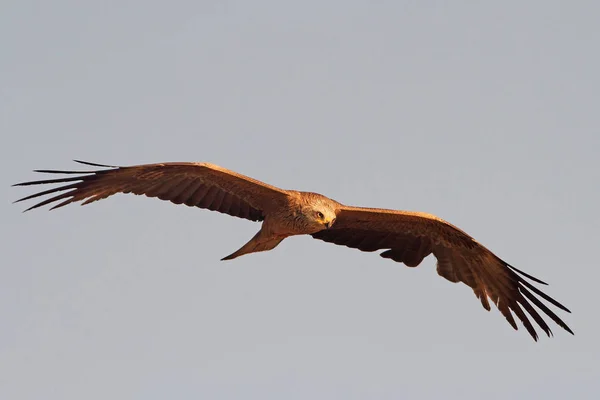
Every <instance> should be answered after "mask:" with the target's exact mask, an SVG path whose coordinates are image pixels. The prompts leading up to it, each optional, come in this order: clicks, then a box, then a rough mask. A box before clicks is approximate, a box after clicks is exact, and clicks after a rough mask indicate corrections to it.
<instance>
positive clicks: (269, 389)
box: [0, 0, 600, 399]
mask: <svg viewBox="0 0 600 400" xmlns="http://www.w3.org/2000/svg"><path fill="white" fill-rule="evenodd" d="M493 3H494V4H492V2H476V1H455V2H443V1H410V2H407V1H371V2H367V1H362V2H361V1H309V0H304V1H296V2H285V1H259V0H255V1H171V2H166V1H165V2H157V1H127V0H120V1H103V2H100V1H95V2H93V1H88V2H81V1H64V0H56V1H52V2H50V1H26V0H19V1H14V0H13V1H3V2H2V4H1V5H0V10H1V12H0V48H1V55H0V61H1V62H0V132H1V135H2V136H1V138H2V139H1V146H0V156H1V157H2V163H3V168H2V169H1V170H0V183H1V185H2V188H3V189H2V190H3V191H2V193H3V197H4V204H5V206H4V207H2V208H1V209H0V213H1V220H2V224H1V230H0V240H1V241H2V262H1V266H0V271H1V274H2V279H0V321H1V324H2V325H1V329H0V398H2V399H108V398H117V399H119V398H122V399H165V398H179V399H198V398H205V399H375V398H376V399H402V398H407V399H408V398H410V399H421V398H422V399H436V398H437V399H439V398H456V399H479V398H482V397H485V398H487V399H506V398H520V399H532V398H545V399H563V398H571V399H592V398H594V399H595V398H598V396H599V393H600V366H599V362H600V344H599V335H600V321H599V319H600V318H599V315H600V312H599V311H598V305H599V300H598V295H597V292H598V281H599V279H600V273H599V266H598V257H597V249H598V241H599V239H600V233H599V232H600V219H599V217H598V213H597V209H598V204H599V202H600V190H599V181H600V155H599V151H600V109H599V104H600V73H599V71H600V56H599V49H600V24H599V22H598V21H599V20H600V5H599V4H600V3H598V2H595V1H572V2H567V1H526V2H523V1H503V2H493ZM74 158H78V159H83V160H89V161H93V162H100V163H107V164H117V165H128V164H141V163H153V162H161V161H209V162H213V163H215V164H218V165H222V166H224V167H227V168H230V169H233V170H236V171H239V172H241V173H244V174H246V175H249V176H252V177H255V178H257V179H260V180H263V181H265V182H268V183H271V184H274V185H278V186H281V187H283V188H288V189H299V190H309V191H316V192H320V193H323V194H325V195H328V196H330V197H332V198H334V199H336V200H339V201H341V202H344V203H348V204H353V205H364V206H372V207H385V208H396V209H407V210H420V211H426V212H431V213H434V214H437V215H439V216H440V217H442V218H444V219H446V220H448V221H450V222H452V223H454V224H456V225H458V226H459V227H461V228H463V229H464V230H466V231H467V232H468V233H470V234H471V235H473V236H474V237H475V238H476V239H478V240H479V241H481V242H482V243H484V244H485V245H486V246H487V247H489V248H490V249H491V250H492V251H494V252H496V253H497V254H498V255H499V256H500V257H502V258H504V259H506V260H507V261H508V262H510V263H512V264H513V265H515V266H516V267H518V268H520V269H522V270H525V271H527V272H529V273H531V274H532V275H534V276H537V277H539V278H541V279H543V280H545V281H547V282H548V283H549V284H550V286H548V287H545V288H544V290H545V291H546V292H547V293H548V294H550V295H551V296H553V297H555V298H556V299H558V300H559V301H561V302H562V303H563V304H565V305H566V306H567V307H569V308H570V309H571V310H572V311H573V313H572V314H570V315H569V314H566V313H562V312H561V313H560V316H561V317H564V319H565V321H566V322H567V323H568V324H569V325H570V326H571V327H572V328H573V330H574V331H575V333H576V335H575V336H571V335H570V334H568V333H567V332H565V331H563V330H562V329H560V328H559V327H558V326H556V325H554V324H552V328H553V331H554V333H555V337H554V338H551V339H548V338H546V337H545V336H543V337H541V340H540V341H539V342H538V343H535V342H533V341H532V340H531V338H530V337H529V336H528V334H527V332H526V331H525V330H524V329H523V328H521V329H520V330H519V331H514V330H513V329H512V328H511V327H510V326H509V325H508V324H507V323H506V321H505V319H504V318H503V317H502V316H501V315H500V313H499V312H498V311H497V310H496V309H493V310H492V312H490V313H487V312H485V310H484V309H483V308H482V307H481V305H480V303H479V301H478V300H477V299H476V298H475V296H474V295H473V293H472V291H471V290H470V289H469V288H468V287H466V286H464V285H462V284H452V283H450V282H448V281H446V280H445V279H442V278H440V277H439V276H437V274H436V272H435V259H434V258H433V257H429V258H427V259H426V260H425V261H424V262H423V263H422V264H421V266H420V267H419V268H415V269H410V268H407V267H405V266H404V265H402V264H397V263H393V262H390V261H387V260H383V259H381V258H380V257H378V256H377V253H361V252H359V251H356V250H352V249H347V248H345V247H338V246H334V245H330V244H326V243H323V242H320V241H315V240H313V239H311V238H309V237H297V238H291V239H288V240H286V241H285V242H283V243H282V244H281V245H280V246H279V247H278V248H276V249H275V250H274V251H272V252H269V253H261V254H255V255H249V256H245V257H242V258H239V259H237V260H235V261H233V262H229V263H224V262H220V261H219V259H220V258H221V257H223V256H225V255H227V254H229V253H231V252H232V251H234V250H236V249H237V248H238V247H240V246H241V245H242V244H243V243H245V242H246V241H247V240H248V239H249V238H250V237H251V236H252V235H254V233H255V232H256V231H257V230H258V229H259V225H258V224H256V223H251V222H249V221H245V220H241V219H237V218H231V217H227V216H225V215H222V214H218V213H212V212H209V211H204V210H200V209H192V208H188V207H185V206H174V205H172V204H170V203H166V202H161V201H158V200H155V199H147V198H142V197H135V196H131V195H130V196H123V195H119V196H114V197H112V198H109V199H107V200H103V201H102V202H98V203H94V204H92V205H90V206H86V207H79V206H76V205H71V206H69V207H65V208H62V209H60V210H57V211H53V212H47V211H46V210H45V209H44V210H36V211H33V212H29V213H26V214H22V213H21V211H22V210H23V209H25V208H26V207H27V206H28V205H27V204H23V203H20V204H16V205H13V204H11V202H12V201H13V200H15V199H17V198H19V197H22V196H25V195H27V194H30V193H32V190H31V188H25V189H23V188H12V187H10V185H11V184H13V183H16V182H20V181H25V180H33V179H39V178H40V176H39V175H38V174H34V173H32V172H31V170H32V169H36V168H55V169H73V168H75V169H77V168H78V166H77V164H74V163H72V162H71V161H70V160H72V159H74ZM31 204H32V203H29V205H31Z"/></svg>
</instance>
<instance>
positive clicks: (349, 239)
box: [312, 206, 573, 340]
mask: <svg viewBox="0 0 600 400" xmlns="http://www.w3.org/2000/svg"><path fill="white" fill-rule="evenodd" d="M312 236H313V237H314V238H315V239H320V240H323V241H325V242H330V243H335V244H338V245H343V246H348V247H352V248H355V249H359V250H362V251H376V250H381V249H387V250H386V251H384V252H382V253H381V254H380V255H381V257H384V258H389V259H392V260H394V261H396V262H402V263H404V264H406V265H407V266H409V267H416V266H417V265H419V264H420V263H421V261H423V259H424V258H425V257H427V256H428V255H429V254H431V253H433V255H434V256H435V257H436V258H437V261H438V262H437V272H438V274H439V275H441V276H443V277H444V278H446V279H448V280H449V281H451V282H463V283H465V284H467V285H468V286H470V287H471V288H472V289H473V291H474V292H475V295H476V296H477V297H478V298H479V299H480V300H481V304H482V305H483V307H484V308H485V309H486V310H488V311H489V310H490V304H489V300H492V302H493V303H494V304H495V305H496V307H498V309H499V310H500V312H501V313H502V314H503V315H504V317H505V318H506V319H507V321H508V322H509V323H510V324H511V325H512V327H513V328H515V329H518V328H517V324H516V323H515V319H514V318H513V313H514V314H515V315H516V316H517V317H518V318H519V319H520V320H521V322H522V323H523V325H524V326H525V328H526V329H527V331H528V332H529V334H530V335H531V336H532V337H533V339H534V340H537V338H538V336H537V332H536V331H535V329H534V327H533V325H532V323H531V321H530V320H529V317H528V316H527V314H529V316H530V317H531V318H533V320H534V321H535V322H536V323H537V324H538V325H539V326H540V327H541V328H542V329H543V330H544V332H546V334H547V335H548V336H550V335H551V334H552V332H551V330H550V328H549V327H548V325H547V324H546V322H545V321H544V319H543V318H542V317H541V316H540V314H539V313H538V312H537V311H536V309H535V308H534V307H533V306H532V303H533V304H534V305H535V306H537V307H538V308H539V309H540V310H541V311H543V312H544V313H545V314H546V315H547V316H549V317H550V318H551V319H552V320H553V321H554V322H556V323H557V324H558V325H559V326H560V327H562V328H564V329H565V330H567V331H568V332H570V333H571V334H573V331H571V329H570V328H569V327H568V326H567V325H566V324H565V323H564V322H563V321H562V320H561V319H560V318H559V317H558V316H557V315H556V314H554V312H552V310H550V309H549V308H548V307H547V306H546V305H545V304H544V303H542V301H541V300H540V298H541V299H544V300H546V301H547V302H549V303H551V304H552V305H554V306H556V307H558V308H560V309H562V310H564V311H567V312H570V311H569V310H568V309H567V308H566V307H564V306H563V305H562V304H560V303H559V302H557V301H556V300H554V299H553V298H551V297H550V296H548V295H546V294H545V293H543V292H541V291H540V290H539V289H537V288H536V287H534V286H533V285H532V284H531V283H529V282H528V281H527V280H526V279H525V278H528V279H530V280H532V281H534V282H537V283H541V284H544V285H545V284H546V283H544V282H542V281H540V280H539V279H537V278H534V277H532V276H530V275H528V274H526V273H524V272H522V271H520V270H518V269H516V268H514V267H512V266H511V265H509V264H508V263H506V262H504V261H503V260H501V259H500V258H498V257H497V256H495V255H494V254H493V253H492V252H491V251H489V250H488V249H486V248H485V247H484V246H482V245H481V244H479V243H478V242H476V241H475V239H473V238H472V237H471V236H469V235H468V234H466V233H465V232H463V231H462V230H460V229H459V228H457V227H455V226H453V225H451V224H449V223H448V222H446V221H444V220H442V219H440V218H438V217H436V216H434V215H431V214H426V213H418V212H407V211H394V210H383V209H372V208H359V207H347V206H341V207H340V209H339V210H338V212H337V218H336V222H335V224H334V225H333V226H332V227H331V228H330V229H326V230H323V231H320V232H317V233H315V234H313V235H312ZM536 295H537V296H538V297H539V298H538V297H536ZM523 310H525V311H526V312H527V314H526V313H525V312H524V311H523ZM511 312H512V313H511Z"/></svg>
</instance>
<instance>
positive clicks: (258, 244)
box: [221, 230, 285, 261]
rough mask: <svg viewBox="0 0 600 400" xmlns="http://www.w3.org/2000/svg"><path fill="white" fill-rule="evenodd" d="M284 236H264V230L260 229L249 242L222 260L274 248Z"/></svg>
mask: <svg viewBox="0 0 600 400" xmlns="http://www.w3.org/2000/svg"><path fill="white" fill-rule="evenodd" d="M283 239H285V238H284V237H275V238H273V237H264V236H263V231H262V230H260V231H258V233H257V234H256V235H254V237H253V238H252V239H250V241H249V242H248V243H246V244H245V245H243V246H242V247H241V248H240V249H239V250H237V251H235V252H233V253H231V254H230V255H228V256H227V257H223V258H222V259H221V261H225V260H233V259H234V258H236V257H239V256H243V255H244V254H248V253H256V252H259V251H267V250H271V249H274V248H275V247H276V246H277V245H278V244H279V243H281V241H282V240H283Z"/></svg>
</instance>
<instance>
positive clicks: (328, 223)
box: [325, 218, 335, 229]
mask: <svg viewBox="0 0 600 400" xmlns="http://www.w3.org/2000/svg"><path fill="white" fill-rule="evenodd" d="M334 222H335V218H334V219H332V220H331V221H329V222H326V223H325V228H327V229H329V228H331V226H332V225H333V223H334Z"/></svg>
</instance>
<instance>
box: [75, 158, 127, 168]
mask: <svg viewBox="0 0 600 400" xmlns="http://www.w3.org/2000/svg"><path fill="white" fill-rule="evenodd" d="M73 161H75V162H76V163H79V164H84V165H91V166H92V167H106V168H120V167H118V166H116V165H106V164H98V163H93V162H89V161H82V160H73Z"/></svg>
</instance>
